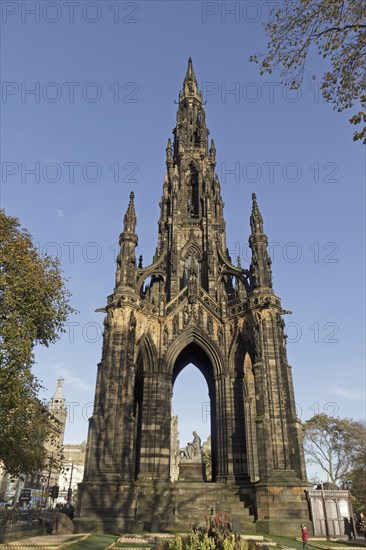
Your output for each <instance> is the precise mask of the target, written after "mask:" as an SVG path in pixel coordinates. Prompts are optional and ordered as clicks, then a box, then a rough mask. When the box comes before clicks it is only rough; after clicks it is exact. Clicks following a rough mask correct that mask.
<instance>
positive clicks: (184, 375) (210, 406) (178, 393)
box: [171, 342, 217, 481]
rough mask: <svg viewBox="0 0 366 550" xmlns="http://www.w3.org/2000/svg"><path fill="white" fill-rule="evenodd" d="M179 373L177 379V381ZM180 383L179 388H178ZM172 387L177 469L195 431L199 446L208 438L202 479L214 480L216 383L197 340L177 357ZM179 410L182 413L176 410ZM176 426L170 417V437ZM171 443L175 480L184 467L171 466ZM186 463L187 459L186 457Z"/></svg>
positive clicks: (209, 364)
mask: <svg viewBox="0 0 366 550" xmlns="http://www.w3.org/2000/svg"><path fill="white" fill-rule="evenodd" d="M198 371H199V372H198ZM202 375H203V376H202ZM178 376H179V380H178V382H176V381H177V378H178ZM180 385H181V388H180V389H179V386H180ZM172 387H173V407H172V416H173V413H174V415H176V414H177V412H178V426H177V429H178V431H179V432H180V433H179V439H180V448H179V457H178V458H179V460H178V464H177V466H178V468H179V464H181V465H183V464H184V463H185V461H187V457H188V455H189V453H188V455H187V451H189V448H190V447H189V445H187V444H188V443H192V442H194V438H193V435H192V432H197V434H198V436H199V437H200V440H201V445H202V444H204V443H205V442H206V441H207V439H208V438H209V437H210V440H209V442H208V444H207V445H205V446H204V451H205V452H204V455H203V456H202V460H201V471H202V479H203V480H205V481H215V476H216V462H217V449H216V396H215V383H214V376H213V369H212V364H211V361H210V359H209V358H208V357H207V355H206V353H205V352H204V351H203V350H202V349H201V348H200V347H199V346H198V345H197V344H196V343H194V342H192V343H191V344H189V345H188V346H187V347H186V348H185V349H184V350H183V351H181V353H180V354H179V356H178V357H177V359H176V361H175V364H174V368H173V373H172ZM197 401H198V403H197ZM187 409H189V412H187ZM179 411H182V412H181V413H179ZM175 428H176V426H175V425H174V420H173V423H172V430H173V432H172V436H173V437H172V439H173V438H174V429H175ZM208 445H210V446H211V453H210V463H209V457H208V456H207V455H208V454H209V453H207V451H208ZM172 446H173V447H171V478H172V480H173V481H174V480H176V479H177V478H178V479H182V476H181V473H182V468H183V466H181V468H180V470H178V471H177V470H176V469H174V466H176V464H172V461H174V441H172ZM175 452H176V448H175ZM187 462H189V457H188V461H187ZM172 466H173V468H172ZM174 471H175V472H176V474H178V475H177V476H176V479H174V474H173V476H172V472H174ZM179 471H180V474H179ZM197 471H198V470H197Z"/></svg>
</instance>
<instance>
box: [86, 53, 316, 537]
mask: <svg viewBox="0 0 366 550" xmlns="http://www.w3.org/2000/svg"><path fill="white" fill-rule="evenodd" d="M205 117H206V115H205V109H204V105H203V102H202V95H201V94H200V92H199V91H198V85H197V81H196V78H195V75H194V71H193V67H192V64H191V62H189V66H188V70H187V74H186V77H185V80H184V84H183V90H182V91H181V92H180V95H179V107H178V113H177V124H176V128H175V129H174V132H173V134H174V139H173V143H171V141H170V140H169V142H168V146H167V148H166V165H167V172H166V176H165V178H164V184H163V194H162V198H161V202H160V210H161V211H160V219H159V224H158V243H157V247H156V252H155V255H154V257H153V260H152V263H150V264H149V265H146V266H144V263H143V259H140V260H139V262H138V263H137V262H136V256H135V249H136V246H137V242H138V237H137V234H136V222H137V217H136V212H135V207H134V195H133V193H131V196H130V202H129V205H128V208H127V211H126V214H125V217H124V224H123V231H122V233H121V235H120V240H119V243H120V252H119V254H118V258H117V270H116V282H115V288H114V291H113V293H112V294H111V295H110V296H109V297H108V299H107V305H106V307H105V311H106V318H105V321H104V335H103V349H102V359H101V362H100V363H99V365H98V374H97V384H96V393H95V406H94V411H93V415H92V417H91V418H90V423H89V436H88V449H87V460H86V467H85V477H84V481H83V483H81V484H80V486H79V491H78V506H77V515H78V516H79V519H78V523H79V525H80V526H81V528H83V526H84V528H86V529H89V528H93V526H94V527H95V526H97V527H98V529H99V530H105V531H107V530H108V529H110V527H111V526H113V525H114V526H115V527H116V528H117V526H118V528H119V529H139V528H140V529H143V528H147V529H149V526H150V524H151V517H152V514H158V515H159V517H160V518H161V522H162V528H164V529H167V530H174V529H176V527H177V525H183V526H184V525H185V526H187V527H189V526H190V524H192V523H195V522H197V520H200V519H202V518H203V517H204V515H205V514H206V515H207V511H208V509H209V508H211V507H212V508H214V509H215V510H216V511H217V512H228V513H230V514H231V516H236V517H240V519H241V521H242V522H243V525H244V526H246V525H252V524H253V521H256V522H258V528H259V529H263V530H267V532H270V531H271V529H272V528H273V526H274V525H275V524H276V525H278V519H279V517H281V520H283V523H284V525H286V528H287V529H289V525H293V528H294V530H295V529H296V530H298V525H299V524H300V523H301V522H302V521H304V520H308V511H307V503H306V500H305V495H304V489H305V488H306V487H307V483H306V473H305V463H304V454H303V447H302V439H301V422H300V421H299V420H298V418H297V416H296V406H295V397H294V390H293V382H292V373H291V367H290V366H289V364H288V362H287V356H286V338H285V333H284V322H283V319H282V315H283V314H284V313H285V312H284V311H283V309H282V306H281V301H280V299H279V298H278V297H277V296H276V295H275V294H274V291H273V289H272V272H271V261H270V258H269V255H268V238H267V236H266V235H265V233H264V227H263V218H262V215H261V213H260V211H259V207H258V204H257V200H256V197H255V195H253V197H252V212H251V215H250V229H251V231H250V236H249V246H250V249H251V252H252V261H251V265H250V268H249V269H243V268H242V266H241V262H240V258H235V259H234V258H230V256H229V253H228V250H227V244H226V233H225V220H224V215H223V206H224V203H223V200H222V196H221V189H220V182H219V179H218V177H217V174H216V173H215V166H216V158H215V156H216V148H215V144H214V142H213V141H211V144H209V140H208V134H209V131H208V129H207V127H206V123H205ZM284 214H285V213H284V212H283V213H282V214H281V215H284ZM279 215H280V214H279ZM248 225H249V224H248ZM239 232H240V234H242V235H245V232H246V229H245V226H244V225H243V228H240V229H239ZM189 363H193V364H194V365H196V367H197V368H198V369H199V370H200V371H201V372H202V374H203V375H204V377H205V379H206V381H207V385H208V391H209V395H210V411H211V413H210V419H209V420H210V423H211V443H212V480H213V482H212V483H211V482H209V483H203V482H197V483H193V485H192V487H191V488H190V490H188V486H189V485H190V483H189V482H188V481H186V482H182V483H181V484H180V482H179V481H178V482H177V483H171V482H170V453H171V438H170V430H171V414H172V403H171V397H172V390H173V385H174V382H175V379H176V377H177V376H178V374H179V373H180V371H181V370H182V369H183V368H184V367H185V366H186V365H187V364H189ZM187 400H189V395H187ZM182 471H183V477H184V476H185V474H184V468H183V470H182ZM196 473H197V476H198V472H196ZM188 477H189V475H188V474H187V478H188ZM192 477H195V476H192ZM199 479H200V480H202V473H200V477H199ZM275 528H276V529H277V527H275ZM287 532H289V531H287Z"/></svg>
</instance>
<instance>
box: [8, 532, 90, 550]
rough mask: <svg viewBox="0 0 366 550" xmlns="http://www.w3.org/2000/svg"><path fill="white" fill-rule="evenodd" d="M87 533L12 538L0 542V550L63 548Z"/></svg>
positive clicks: (52, 549)
mask: <svg viewBox="0 0 366 550" xmlns="http://www.w3.org/2000/svg"><path fill="white" fill-rule="evenodd" d="M87 536H88V535H85V534H82V535H70V534H69V535H40V536H38V537H29V538H26V539H19V540H14V541H11V542H7V543H4V544H0V550H15V549H16V550H18V549H20V548H27V549H28V550H31V549H32V548H34V549H36V548H39V549H41V550H56V549H58V548H65V547H67V546H69V544H70V543H72V542H76V541H77V540H84V539H85V538H86V537H87Z"/></svg>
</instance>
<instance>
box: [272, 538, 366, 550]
mask: <svg viewBox="0 0 366 550" xmlns="http://www.w3.org/2000/svg"><path fill="white" fill-rule="evenodd" d="M267 538H270V539H271V540H273V541H274V542H277V543H278V544H281V546H288V547H290V548H296V550H302V542H301V541H298V540H295V537H280V536H277V535H268V537H267ZM312 543H314V544H319V546H325V547H329V548H340V547H344V546H349V547H352V546H355V542H354V541H353V543H351V544H349V543H348V541H341V542H332V541H330V540H320V541H316V540H309V550H311V549H312V548H314V547H312V546H311V544H312ZM360 546H362V544H360Z"/></svg>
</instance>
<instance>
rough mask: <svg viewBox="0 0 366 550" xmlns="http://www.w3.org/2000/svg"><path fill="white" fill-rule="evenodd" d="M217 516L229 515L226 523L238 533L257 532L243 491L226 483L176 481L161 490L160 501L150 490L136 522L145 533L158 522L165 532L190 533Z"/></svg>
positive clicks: (140, 506)
mask: <svg viewBox="0 0 366 550" xmlns="http://www.w3.org/2000/svg"><path fill="white" fill-rule="evenodd" d="M151 510H154V514H153V517H152V514H151ZM216 513H221V514H226V520H227V521H229V522H230V523H231V524H232V525H233V527H234V528H236V530H238V531H239V530H240V531H244V532H252V533H254V532H255V525H254V524H253V522H254V516H253V510H252V509H251V507H250V506H249V505H248V503H246V502H245V496H244V495H243V494H242V492H241V489H240V487H238V486H235V485H230V484H227V483H225V484H224V483H204V482H199V481H177V482H176V483H174V484H170V485H169V487H167V486H165V488H163V487H162V489H161V491H160V495H159V498H158V499H156V492H155V498H154V500H153V499H152V498H151V497H149V491H148V487H147V491H146V493H145V495H144V498H143V499H140V502H139V506H138V513H137V517H136V520H137V524H138V525H137V527H138V529H142V530H149V531H150V530H154V529H153V527H154V525H153V524H154V522H155V524H156V527H159V526H160V528H161V529H163V530H164V528H165V527H167V526H168V525H169V529H170V530H171V529H172V526H173V529H174V531H175V530H176V531H189V530H190V529H191V528H192V526H193V525H199V524H204V522H205V517H208V516H210V515H212V514H213V515H214V514H216ZM149 523H150V526H149Z"/></svg>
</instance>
